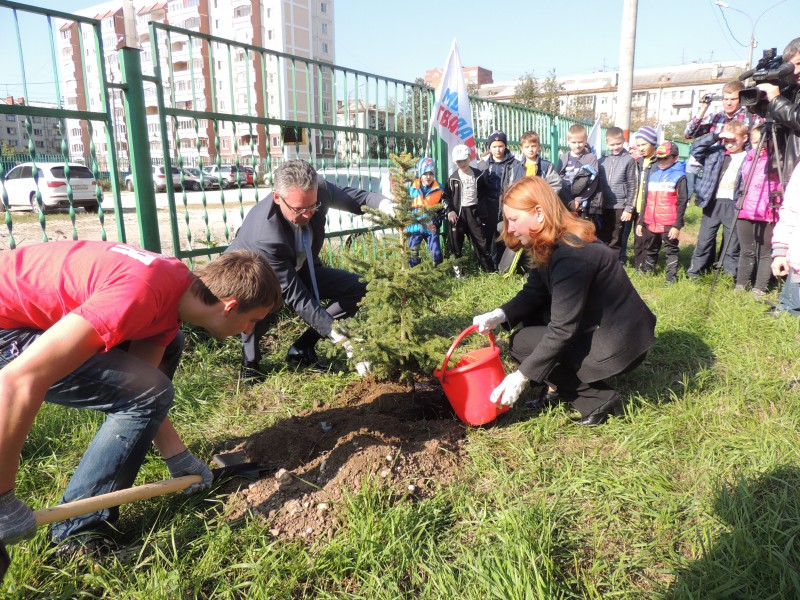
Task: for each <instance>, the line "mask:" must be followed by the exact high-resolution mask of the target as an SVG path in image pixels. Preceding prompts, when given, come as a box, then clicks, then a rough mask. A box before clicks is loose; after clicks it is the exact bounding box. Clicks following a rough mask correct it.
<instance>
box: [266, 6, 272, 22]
mask: <svg viewBox="0 0 800 600" xmlns="http://www.w3.org/2000/svg"><path fill="white" fill-rule="evenodd" d="M271 17H272V9H271V8H268V9H267V18H268V19H269V18H271Z"/></svg>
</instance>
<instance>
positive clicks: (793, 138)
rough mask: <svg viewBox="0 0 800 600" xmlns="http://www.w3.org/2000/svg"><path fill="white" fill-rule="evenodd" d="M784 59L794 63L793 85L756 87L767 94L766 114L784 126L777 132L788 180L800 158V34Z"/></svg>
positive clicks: (788, 48) (759, 85)
mask: <svg viewBox="0 0 800 600" xmlns="http://www.w3.org/2000/svg"><path fill="white" fill-rule="evenodd" d="M783 60H784V62H789V63H792V64H793V65H794V77H793V82H792V83H791V85H788V86H786V87H784V89H783V90H781V88H780V87H779V86H777V85H774V84H772V83H766V82H765V83H759V84H758V85H756V87H757V88H758V89H759V90H761V91H762V92H764V93H765V94H766V100H767V106H766V115H767V116H769V117H772V118H773V119H774V120H775V123H776V124H778V125H783V126H784V127H783V128H779V129H777V130H776V131H777V132H779V133H782V134H783V135H780V136H778V146H779V149H780V150H781V154H782V156H783V174H784V181H783V182H782V183H784V184H785V183H786V181H785V180H786V179H787V178H788V177H789V175H790V174H791V173H792V171H793V170H794V167H795V165H796V164H797V163H798V160H800V37H798V38H795V39H793V40H792V41H791V42H789V44H788V45H787V46H786V49H785V50H784V51H783ZM786 129H788V133H787V132H786Z"/></svg>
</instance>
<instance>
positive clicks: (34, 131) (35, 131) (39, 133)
mask: <svg viewBox="0 0 800 600" xmlns="http://www.w3.org/2000/svg"><path fill="white" fill-rule="evenodd" d="M35 118H36V117H34V119H35ZM33 135H42V130H41V129H34V130H33Z"/></svg>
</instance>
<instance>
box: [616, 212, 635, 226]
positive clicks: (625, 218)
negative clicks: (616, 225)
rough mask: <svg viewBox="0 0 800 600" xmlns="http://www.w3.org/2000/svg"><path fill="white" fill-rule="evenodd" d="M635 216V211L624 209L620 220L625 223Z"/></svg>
mask: <svg viewBox="0 0 800 600" xmlns="http://www.w3.org/2000/svg"><path fill="white" fill-rule="evenodd" d="M632 217H633V213H629V212H628V211H627V210H624V211H622V216H620V218H619V220H620V221H622V222H623V223H624V222H626V221H630V220H631V218H632Z"/></svg>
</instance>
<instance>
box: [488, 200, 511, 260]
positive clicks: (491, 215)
mask: <svg viewBox="0 0 800 600" xmlns="http://www.w3.org/2000/svg"><path fill="white" fill-rule="evenodd" d="M484 210H485V214H483V215H482V217H483V235H484V237H485V238H486V246H487V248H488V249H489V256H490V257H491V258H492V263H493V265H494V270H497V266H498V265H499V264H500V261H501V260H502V258H503V252H505V250H506V245H505V244H504V243H503V242H500V241H498V240H497V236H498V235H500V232H499V231H498V230H497V228H498V225H502V219H499V215H500V200H489V201H487V202H486V206H485V208H484ZM500 228H501V229H502V226H501V227H500Z"/></svg>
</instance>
